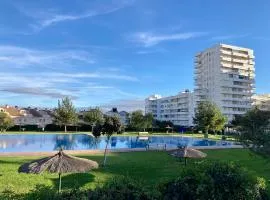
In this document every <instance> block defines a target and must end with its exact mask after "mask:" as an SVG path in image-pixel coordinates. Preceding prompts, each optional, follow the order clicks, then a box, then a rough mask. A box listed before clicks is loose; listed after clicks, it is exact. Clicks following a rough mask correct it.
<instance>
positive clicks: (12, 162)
mask: <svg viewBox="0 0 270 200" xmlns="http://www.w3.org/2000/svg"><path fill="white" fill-rule="evenodd" d="M27 161H28V160H22V161H14V160H0V164H17V165H21V164H23V163H24V162H27Z"/></svg>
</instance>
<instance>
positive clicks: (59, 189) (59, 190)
mask: <svg viewBox="0 0 270 200" xmlns="http://www.w3.org/2000/svg"><path fill="white" fill-rule="evenodd" d="M61 182H62V180H61V173H59V188H58V193H60V192H61V185H62V183H61Z"/></svg>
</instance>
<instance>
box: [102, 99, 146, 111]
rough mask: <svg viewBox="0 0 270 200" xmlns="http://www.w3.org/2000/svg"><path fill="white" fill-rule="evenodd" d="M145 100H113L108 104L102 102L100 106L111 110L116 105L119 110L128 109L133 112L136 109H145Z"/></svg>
mask: <svg viewBox="0 0 270 200" xmlns="http://www.w3.org/2000/svg"><path fill="white" fill-rule="evenodd" d="M144 104H145V103H144V100H143V99H138V98H135V99H120V100H113V101H110V102H109V103H107V104H102V105H100V107H101V108H102V109H104V110H105V111H107V110H111V109H112V108H113V107H116V108H117V109H118V111H122V110H124V111H127V112H132V111H135V110H144Z"/></svg>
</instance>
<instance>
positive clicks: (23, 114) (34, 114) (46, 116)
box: [0, 106, 53, 128]
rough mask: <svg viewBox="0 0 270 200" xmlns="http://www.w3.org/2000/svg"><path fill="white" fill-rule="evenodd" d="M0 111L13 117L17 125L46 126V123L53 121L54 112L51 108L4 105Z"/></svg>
mask: <svg viewBox="0 0 270 200" xmlns="http://www.w3.org/2000/svg"><path fill="white" fill-rule="evenodd" d="M0 112H5V113H7V114H8V115H9V116H10V117H11V118H12V119H13V121H14V124H15V125H20V126H24V125H37V126H38V127H40V128H44V127H45V126H46V125H48V124H52V123H53V113H52V112H51V111H49V110H38V109H33V108H30V107H29V108H19V107H17V106H15V107H12V106H2V107H0Z"/></svg>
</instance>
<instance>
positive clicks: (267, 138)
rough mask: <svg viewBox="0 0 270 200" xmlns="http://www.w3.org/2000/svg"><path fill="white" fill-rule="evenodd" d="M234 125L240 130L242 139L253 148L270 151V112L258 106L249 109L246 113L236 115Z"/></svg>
mask: <svg viewBox="0 0 270 200" xmlns="http://www.w3.org/2000/svg"><path fill="white" fill-rule="evenodd" d="M232 125H234V126H235V127H236V129H238V130H239V132H240V140H241V141H242V142H243V143H244V144H246V145H252V147H253V148H258V149H261V148H262V149H264V150H267V151H269V152H270V130H269V129H270V112H269V111H262V110H259V109H258V108H253V109H252V110H249V111H248V112H247V113H246V114H245V115H242V116H240V115H239V116H236V117H235V119H234V120H233V121H232Z"/></svg>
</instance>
